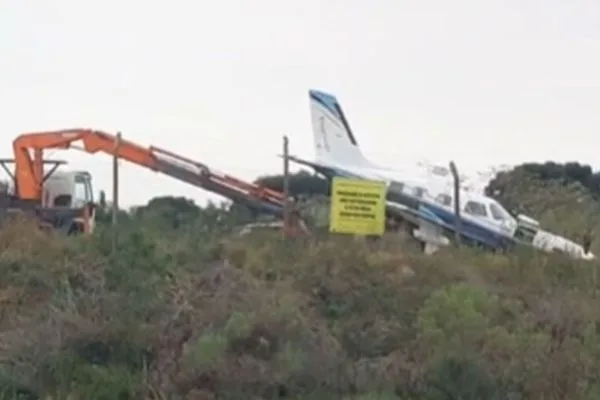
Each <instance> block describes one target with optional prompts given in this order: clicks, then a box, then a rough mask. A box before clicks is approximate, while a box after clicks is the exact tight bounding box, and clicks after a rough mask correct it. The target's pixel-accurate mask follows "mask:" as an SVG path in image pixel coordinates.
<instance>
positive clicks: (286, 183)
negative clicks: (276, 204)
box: [283, 136, 290, 237]
mask: <svg viewBox="0 0 600 400" xmlns="http://www.w3.org/2000/svg"><path fill="white" fill-rule="evenodd" d="M289 197H290V160H289V140H288V137H287V136H284V137H283V235H284V236H286V237H287V236H288V233H289V232H290V201H289Z"/></svg>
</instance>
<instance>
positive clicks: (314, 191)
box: [254, 170, 329, 197]
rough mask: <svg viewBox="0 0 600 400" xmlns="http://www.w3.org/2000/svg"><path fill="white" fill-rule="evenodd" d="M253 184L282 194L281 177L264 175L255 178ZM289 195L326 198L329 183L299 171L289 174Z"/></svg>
mask: <svg viewBox="0 0 600 400" xmlns="http://www.w3.org/2000/svg"><path fill="white" fill-rule="evenodd" d="M254 182H255V183H257V184H259V185H264V186H266V187H268V188H269V189H273V190H277V191H279V192H283V175H266V176H262V177H259V178H257V179H256V180H255V181H254ZM290 195H291V196H294V197H296V196H300V195H304V196H315V195H325V196H327V195H329V182H328V181H327V180H326V179H324V178H321V177H319V176H317V175H313V174H311V173H309V172H307V171H305V170H301V171H299V172H297V173H295V174H290Z"/></svg>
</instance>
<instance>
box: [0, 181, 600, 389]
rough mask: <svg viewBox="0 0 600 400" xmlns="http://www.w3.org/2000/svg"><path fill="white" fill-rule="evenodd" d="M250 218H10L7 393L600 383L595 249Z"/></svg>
mask: <svg viewBox="0 0 600 400" xmlns="http://www.w3.org/2000/svg"><path fill="white" fill-rule="evenodd" d="M538 183H539V185H540V186H544V185H542V183H540V182H538ZM515 184H516V183H515ZM509 187H512V186H510V185H509ZM527 187H528V188H532V190H533V191H535V190H537V189H536V187H534V186H530V185H528V186H527ZM498 190H499V189H498ZM568 192H569V193H570V189H568V188H566V189H565V188H564V187H563V188H562V192H561V193H568ZM509 194H510V193H509V192H508V191H505V192H504V193H502V195H505V196H508V195H509ZM522 195H523V197H522V199H525V200H522V201H521V203H523V202H525V203H526V204H525V205H524V206H526V207H529V203H527V200H526V199H527V198H529V197H528V196H535V194H531V193H529V192H527V193H526V192H525V191H523V193H522ZM565 196H566V197H568V196H571V195H570V194H569V195H567V194H565ZM517 200H518V199H517ZM586 201H587V200H586ZM594 201H595V200H593V199H591V200H589V203H585V204H587V206H590V207H591V206H592V205H593V204H594V203H593V202H594ZM575 203H577V204H582V202H580V201H579V200H578V198H577V199H575ZM521 206H523V204H521ZM587 206H586V207H587ZM549 215H550V214H549ZM551 215H554V214H551ZM590 215H591V214H590ZM250 218H252V216H251V215H249V214H247V213H245V212H244V210H241V209H238V208H236V207H234V208H233V210H230V209H228V208H226V207H218V206H214V205H210V206H208V207H206V208H198V207H196V206H194V205H193V204H192V203H191V202H189V201H186V200H185V199H173V198H162V199H154V200H153V201H152V202H150V203H149V204H148V205H147V206H145V207H141V208H138V209H136V210H135V211H134V212H131V213H129V214H126V213H123V214H122V215H121V218H120V221H119V230H118V232H116V234H117V236H116V238H114V237H113V235H115V232H111V230H110V229H109V228H103V227H101V229H100V230H99V232H98V233H97V234H96V235H94V236H93V237H77V238H65V237H63V236H60V235H58V234H50V235H48V234H45V233H42V232H38V231H36V230H35V229H34V228H33V227H32V225H31V224H29V223H27V221H22V223H19V224H14V225H12V226H8V227H6V228H5V229H3V230H2V231H0V271H1V273H2V276H3V279H2V280H1V285H0V302H2V308H1V309H0V310H1V314H0V315H1V317H0V360H1V361H0V399H86V400H87V399H91V400H95V399H97V400H100V399H107V400H108V399H297V400H308V399H311V400H312V399H314V400H318V399H319V400H320V399H360V400H371V399H384V400H391V399H403V400H408V399H414V400H451V399H453V400H454V399H463V400H476V399H477V400H479V399H492V400H493V399H502V400H504V399H532V400H537V399H540V400H541V399H573V400H577V399H584V400H587V399H589V400H592V399H598V398H600V384H598V383H597V382H599V380H598V378H599V377H600V307H598V305H599V303H598V295H599V293H600V290H599V289H600V283H599V282H598V272H599V271H598V265H597V264H595V263H585V262H580V261H572V260H569V259H567V258H563V257H561V256H559V255H553V256H550V255H544V254H538V253H532V252H531V253H518V254H510V255H507V256H500V255H492V254H484V253H478V252H475V251H471V250H469V249H452V248H448V249H444V250H443V251H441V252H440V253H438V254H436V255H434V256H424V255H422V254H420V253H418V252H416V251H413V250H411V249H412V247H411V246H408V245H405V239H403V238H401V237H385V238H383V239H382V240H380V241H378V242H366V241H364V240H362V239H353V238H348V237H330V238H328V239H320V240H316V239H306V240H293V241H284V240H283V239H282V238H281V236H280V235H279V234H278V233H276V232H261V233H255V234H251V235H246V236H238V235H236V234H235V229H234V227H235V226H237V225H239V223H240V221H247V220H249V219H250ZM545 218H546V219H547V220H548V221H552V218H554V217H552V218H551V217H547V216H546V217H545ZM555 219H556V224H557V226H558V225H560V222H561V221H562V223H563V225H562V226H561V229H568V227H569V226H571V225H570V224H569V222H568V221H569V220H568V218H566V217H565V218H561V217H556V218H555ZM588 219H591V217H590V218H588ZM101 220H102V218H101ZM573 221H574V222H573V224H575V223H577V224H579V223H580V222H579V220H577V219H574V220H573ZM586 222H589V221H586ZM572 230H573V231H576V230H577V229H576V227H572ZM113 239H115V241H114V242H113ZM113 243H116V247H114V248H113Z"/></svg>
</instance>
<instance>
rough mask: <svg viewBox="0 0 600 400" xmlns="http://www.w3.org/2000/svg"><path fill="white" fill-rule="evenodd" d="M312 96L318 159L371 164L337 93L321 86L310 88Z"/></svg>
mask: <svg viewBox="0 0 600 400" xmlns="http://www.w3.org/2000/svg"><path fill="white" fill-rule="evenodd" d="M309 96H310V114H311V120H312V129H313V135H314V146H315V152H316V161H329V162H336V163H340V164H344V165H353V166H370V165H371V163H370V162H369V161H368V160H367V159H366V158H365V157H364V156H363V154H362V152H361V151H360V149H359V147H358V143H357V142H356V138H355V137H354V135H353V134H352V130H351V129H350V125H349V124H348V121H347V120H346V116H345V115H344V112H343V111H342V107H341V106H340V103H339V102H338V101H337V99H336V98H335V96H333V95H331V94H328V93H324V92H320V91H318V90H310V91H309Z"/></svg>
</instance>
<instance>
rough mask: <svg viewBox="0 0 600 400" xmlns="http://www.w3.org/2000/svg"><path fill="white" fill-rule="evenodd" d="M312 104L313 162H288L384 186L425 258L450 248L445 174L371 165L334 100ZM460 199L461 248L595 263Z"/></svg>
mask: <svg viewBox="0 0 600 400" xmlns="http://www.w3.org/2000/svg"><path fill="white" fill-rule="evenodd" d="M309 98H310V113H311V120H312V131H313V142H314V148H315V153H316V157H315V160H314V161H309V160H306V159H303V158H300V157H297V156H289V160H290V161H292V162H295V163H297V164H300V165H304V166H307V167H310V168H312V169H313V170H315V171H316V172H317V173H319V174H321V175H323V176H325V177H327V178H328V179H332V178H333V177H336V176H339V177H346V178H353V179H368V180H379V181H384V182H386V184H387V187H388V192H387V203H386V211H387V214H388V215H389V216H392V218H395V219H399V220H403V221H404V222H408V224H409V228H410V233H411V234H412V236H413V237H414V238H415V239H417V240H418V241H420V242H421V244H422V246H423V250H424V251H425V252H427V253H432V252H435V251H436V250H437V248H439V247H440V246H444V245H448V244H449V242H450V239H449V237H453V236H454V235H455V227H456V222H457V220H456V214H455V210H454V204H453V203H454V196H453V188H452V185H451V184H449V179H448V177H447V174H443V173H442V174H439V173H438V174H436V173H431V172H432V171H431V168H425V169H424V168H410V169H406V170H404V171H402V170H395V169H391V168H387V167H383V166H380V165H377V164H375V163H373V162H371V161H370V160H368V159H367V158H366V157H365V156H364V155H363V153H362V151H361V149H360V148H359V145H358V142H357V140H356V137H355V135H354V133H353V132H352V129H351V128H350V125H349V123H348V120H347V119H346V116H345V114H344V112H343V110H342V107H341V105H340V103H339V102H338V100H337V99H336V97H335V96H334V95H332V94H328V93H325V92H322V91H318V90H312V89H311V90H309ZM459 195H460V209H461V216H460V221H459V222H460V225H461V229H460V238H461V241H462V242H465V243H469V244H472V245H476V246H480V247H483V248H486V249H490V250H509V249H513V248H514V247H516V246H517V245H519V244H521V245H522V244H525V245H527V246H533V247H536V248H539V249H542V250H545V251H556V250H558V251H561V252H564V253H567V254H569V255H571V256H574V257H576V258H585V259H589V258H594V255H593V254H592V253H590V252H589V251H585V250H586V249H584V248H583V247H582V246H580V245H578V244H577V243H574V242H572V241H570V240H568V239H565V238H563V237H560V236H557V235H554V234H552V233H550V232H546V231H543V230H541V229H540V227H539V223H537V221H535V220H533V219H531V218H529V217H527V216H524V215H519V216H517V218H515V217H514V216H512V215H511V214H510V213H509V212H508V211H507V210H506V209H505V208H504V207H503V206H502V205H501V204H500V203H499V202H498V201H497V200H495V199H493V198H491V197H488V196H486V195H484V194H483V193H475V192H472V191H469V190H466V189H460V191H459Z"/></svg>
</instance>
